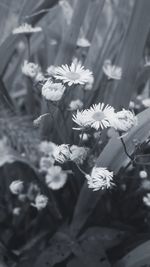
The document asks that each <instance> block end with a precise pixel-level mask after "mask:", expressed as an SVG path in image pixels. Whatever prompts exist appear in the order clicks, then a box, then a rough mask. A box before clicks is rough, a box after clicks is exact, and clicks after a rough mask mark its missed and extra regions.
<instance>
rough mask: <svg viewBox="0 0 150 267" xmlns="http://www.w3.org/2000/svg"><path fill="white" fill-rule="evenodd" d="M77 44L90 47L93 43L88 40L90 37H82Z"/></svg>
mask: <svg viewBox="0 0 150 267" xmlns="http://www.w3.org/2000/svg"><path fill="white" fill-rule="evenodd" d="M77 46H79V47H90V46H91V44H90V42H89V41H88V39H86V38H84V37H82V38H78V40H77Z"/></svg>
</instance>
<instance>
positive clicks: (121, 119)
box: [111, 109, 137, 132]
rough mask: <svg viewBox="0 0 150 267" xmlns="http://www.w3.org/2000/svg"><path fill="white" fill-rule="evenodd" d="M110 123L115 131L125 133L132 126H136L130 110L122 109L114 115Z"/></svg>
mask: <svg viewBox="0 0 150 267" xmlns="http://www.w3.org/2000/svg"><path fill="white" fill-rule="evenodd" d="M111 123H112V126H113V127H114V128H115V129H116V130H118V131H121V132H127V131H128V130H130V129H131V128H132V127H133V126H136V125H137V117H136V116H135V115H134V113H133V112H131V111H130V110H125V109H123V110H122V111H119V112H117V113H116V115H115V117H114V118H113V119H112V121H111Z"/></svg>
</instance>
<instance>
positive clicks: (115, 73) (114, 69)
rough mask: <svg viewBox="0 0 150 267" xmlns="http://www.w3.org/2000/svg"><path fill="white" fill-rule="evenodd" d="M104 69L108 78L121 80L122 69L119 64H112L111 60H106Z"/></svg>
mask: <svg viewBox="0 0 150 267" xmlns="http://www.w3.org/2000/svg"><path fill="white" fill-rule="evenodd" d="M103 71H104V73H105V74H106V76H107V77H108V79H114V80H120V79H121V77H122V69H121V68H120V67H118V66H115V65H112V64H111V61H110V60H105V62H104V65H103Z"/></svg>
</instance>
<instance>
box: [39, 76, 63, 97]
mask: <svg viewBox="0 0 150 267" xmlns="http://www.w3.org/2000/svg"><path fill="white" fill-rule="evenodd" d="M65 89H66V88H65V86H63V85H62V83H53V82H52V81H51V80H50V79H48V80H47V81H46V83H45V84H44V85H43V87H42V95H43V96H44V97H45V98H46V99H47V100H51V101H59V100H60V99H61V98H62V96H63V93H64V91H65Z"/></svg>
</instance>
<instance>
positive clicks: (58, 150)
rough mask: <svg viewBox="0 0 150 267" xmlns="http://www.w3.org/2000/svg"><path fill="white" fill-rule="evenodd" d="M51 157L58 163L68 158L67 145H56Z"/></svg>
mask: <svg viewBox="0 0 150 267" xmlns="http://www.w3.org/2000/svg"><path fill="white" fill-rule="evenodd" d="M53 157H54V159H55V160H56V161H58V162H60V163H64V162H65V161H67V160H69V158H70V149H69V145H66V144H62V145H60V146H56V147H55V149H54V151H53Z"/></svg>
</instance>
